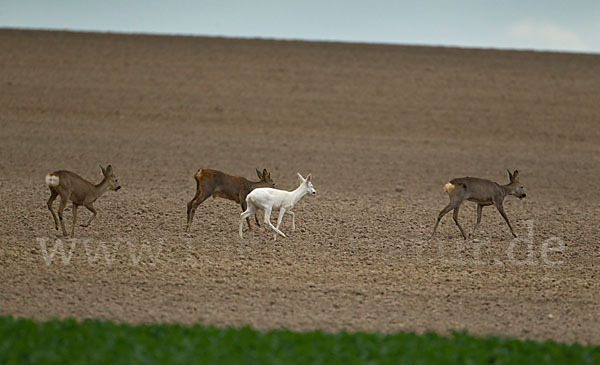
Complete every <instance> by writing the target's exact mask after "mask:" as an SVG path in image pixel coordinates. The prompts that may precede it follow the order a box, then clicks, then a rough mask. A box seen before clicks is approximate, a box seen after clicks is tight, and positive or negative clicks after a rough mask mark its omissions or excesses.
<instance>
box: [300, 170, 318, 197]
mask: <svg viewBox="0 0 600 365" xmlns="http://www.w3.org/2000/svg"><path fill="white" fill-rule="evenodd" d="M297 174H298V180H300V183H301V184H305V185H306V190H308V192H309V193H310V194H312V195H317V191H316V190H315V188H314V187H313V184H312V175H311V174H308V176H307V177H306V179H305V178H303V177H302V175H300V173H299V172H297Z"/></svg>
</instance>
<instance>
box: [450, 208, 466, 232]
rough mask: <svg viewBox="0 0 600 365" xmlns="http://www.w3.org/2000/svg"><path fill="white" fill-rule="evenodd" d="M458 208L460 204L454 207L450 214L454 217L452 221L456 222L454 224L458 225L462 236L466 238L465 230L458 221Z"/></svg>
mask: <svg viewBox="0 0 600 365" xmlns="http://www.w3.org/2000/svg"><path fill="white" fill-rule="evenodd" d="M459 209H460V206H458V207H456V208H454V213H453V214H452V218H453V219H454V223H456V225H457V226H458V229H459V230H460V233H461V234H462V235H463V238H464V239H467V235H466V234H465V231H464V230H463V229H462V227H461V226H460V224H459V223H458V210H459Z"/></svg>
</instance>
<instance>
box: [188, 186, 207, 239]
mask: <svg viewBox="0 0 600 365" xmlns="http://www.w3.org/2000/svg"><path fill="white" fill-rule="evenodd" d="M209 196H210V194H204V193H203V192H202V191H201V190H198V191H196V195H195V196H194V199H192V200H191V201H190V202H189V203H188V204H187V225H186V226H185V231H186V232H189V231H190V226H191V225H192V221H193V220H194V214H195V213H196V209H197V208H198V206H199V205H200V204H202V202H203V201H205V200H206V199H208V197H209Z"/></svg>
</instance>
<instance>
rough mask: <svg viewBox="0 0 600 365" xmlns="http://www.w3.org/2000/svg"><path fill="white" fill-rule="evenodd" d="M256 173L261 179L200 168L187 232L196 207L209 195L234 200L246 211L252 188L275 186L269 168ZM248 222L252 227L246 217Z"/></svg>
mask: <svg viewBox="0 0 600 365" xmlns="http://www.w3.org/2000/svg"><path fill="white" fill-rule="evenodd" d="M256 175H258V178H259V179H260V180H259V181H256V182H254V181H249V180H247V179H245V178H243V177H240V176H234V175H229V174H226V173H224V172H221V171H217V170H212V169H199V170H198V171H197V172H196V174H195V175H194V179H195V180H196V195H194V198H193V199H192V200H190V202H189V203H188V204H187V225H186V227H185V230H186V232H189V231H190V226H191V225H192V220H194V214H195V213H196V208H198V206H199V205H200V204H202V202H203V201H205V200H206V199H208V197H210V196H212V197H213V198H215V197H219V198H225V199H229V200H233V201H234V202H236V203H238V204H240V205H241V207H242V211H245V210H246V207H247V206H246V196H247V195H248V194H250V192H251V191H252V190H254V189H256V188H274V187H275V183H273V180H272V179H271V173H270V172H269V171H267V169H264V170H263V171H262V172H260V171H259V170H256ZM255 219H256V225H258V226H260V224H259V223H258V218H257V217H256V216H255ZM246 222H248V229H251V228H250V220H249V219H246Z"/></svg>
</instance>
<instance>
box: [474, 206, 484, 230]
mask: <svg viewBox="0 0 600 365" xmlns="http://www.w3.org/2000/svg"><path fill="white" fill-rule="evenodd" d="M482 212H483V205H481V204H477V222H475V226H474V227H473V233H471V236H473V235H475V230H476V229H477V226H479V223H481V213H482Z"/></svg>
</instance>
